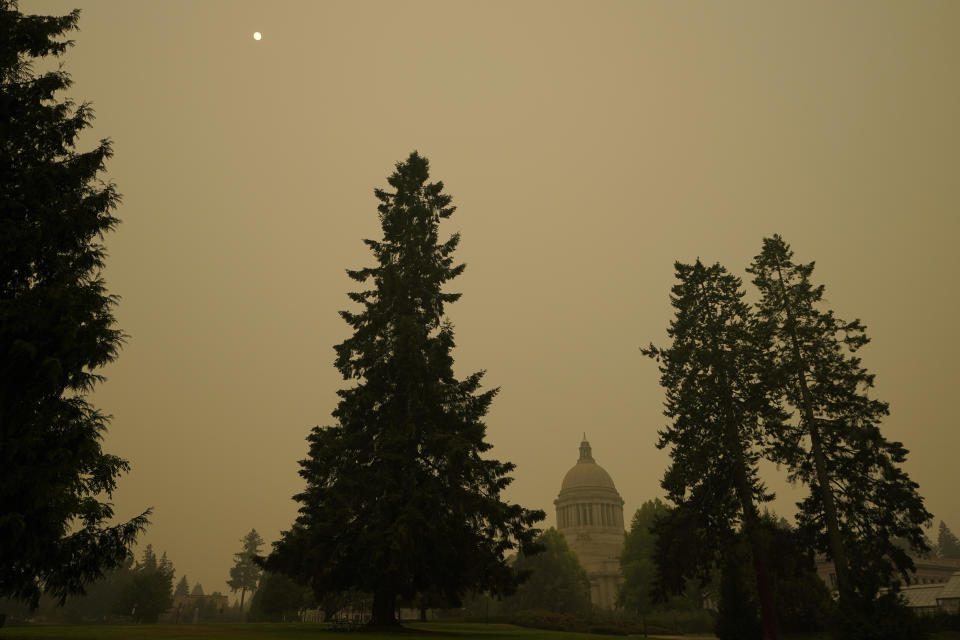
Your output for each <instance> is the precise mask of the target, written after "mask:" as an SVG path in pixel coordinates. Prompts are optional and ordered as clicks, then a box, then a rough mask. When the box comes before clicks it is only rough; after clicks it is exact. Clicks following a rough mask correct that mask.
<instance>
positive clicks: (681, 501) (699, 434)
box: [643, 260, 779, 640]
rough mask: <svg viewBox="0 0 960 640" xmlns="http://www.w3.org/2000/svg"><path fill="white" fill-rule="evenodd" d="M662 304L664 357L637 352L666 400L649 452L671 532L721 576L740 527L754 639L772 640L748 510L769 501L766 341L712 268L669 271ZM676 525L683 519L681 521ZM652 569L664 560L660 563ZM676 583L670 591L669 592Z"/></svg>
mask: <svg viewBox="0 0 960 640" xmlns="http://www.w3.org/2000/svg"><path fill="white" fill-rule="evenodd" d="M675 268H676V276H677V281H678V282H677V283H676V284H675V285H674V287H673V289H672V295H671V303H672V304H673V307H674V309H675V310H676V316H675V318H674V319H673V320H672V321H671V322H670V326H669V328H668V329H667V334H668V335H669V336H670V338H672V344H671V345H670V346H669V347H667V348H657V347H655V346H654V345H652V344H651V345H650V346H649V347H648V348H646V349H644V350H643V352H644V353H645V354H646V355H648V356H650V357H652V358H654V359H656V360H657V362H658V363H659V365H660V374H661V376H660V384H661V386H663V387H664V390H665V392H666V402H665V410H664V415H666V416H667V417H668V418H669V419H670V420H671V422H670V423H669V424H667V425H666V426H665V427H664V428H663V429H661V430H660V431H659V435H660V439H659V441H658V443H657V446H658V447H659V448H667V447H668V448H669V451H670V457H671V462H670V466H669V468H668V469H667V471H666V473H665V474H664V478H663V481H662V485H663V488H664V489H665V490H666V491H667V495H668V497H669V498H670V500H671V501H672V502H674V504H676V505H677V514H676V515H675V516H674V517H673V518H672V521H674V522H681V521H685V522H686V523H688V524H690V525H692V527H693V531H700V532H709V534H708V535H702V534H701V535H700V536H699V538H698V540H699V542H701V543H702V548H701V549H700V550H699V551H698V552H697V555H696V556H695V557H696V558H698V559H702V560H703V561H704V562H702V563H701V564H700V566H698V567H691V569H694V570H696V575H695V576H690V577H703V576H705V575H707V574H708V572H709V570H710V567H711V565H720V566H725V567H726V566H729V565H730V563H729V562H727V561H725V559H724V558H723V557H722V556H723V554H724V553H725V552H726V551H727V550H729V549H731V548H732V547H733V541H734V537H735V532H736V528H737V525H738V524H739V523H741V522H742V524H743V529H744V532H745V534H746V537H747V540H748V542H749V545H750V550H751V555H752V559H753V566H754V572H755V577H756V582H757V592H758V596H759V602H760V606H761V613H762V619H763V623H764V633H765V635H766V637H767V638H769V639H771V640H774V639H775V638H777V637H779V632H778V630H777V620H776V614H775V611H774V603H773V594H772V587H771V584H770V576H769V570H768V563H767V560H766V553H765V550H764V547H763V545H762V543H761V540H760V530H759V512H758V510H757V504H758V503H762V502H764V501H766V500H769V499H770V497H771V496H770V495H769V494H768V493H767V491H766V490H765V489H764V486H763V484H762V483H761V482H760V479H759V476H758V471H757V462H758V460H759V457H760V453H761V451H762V446H763V439H764V434H763V429H762V427H763V424H764V422H765V421H767V420H770V419H778V418H779V408H778V406H777V405H776V402H775V401H774V400H773V399H772V398H771V394H770V387H769V385H768V384H767V382H766V380H765V373H764V371H763V370H762V368H761V367H760V362H761V359H760V354H761V353H762V352H763V351H764V350H765V349H766V348H767V343H768V341H769V336H768V333H767V331H766V329H765V327H763V326H762V325H760V324H758V323H757V322H756V321H755V318H754V317H753V314H752V313H751V310H750V308H749V306H748V305H747V304H746V303H745V302H744V301H743V296H744V293H743V291H742V288H741V281H740V279H739V278H737V277H736V276H733V275H731V274H729V273H728V272H727V270H726V269H725V268H724V267H722V266H721V265H719V264H714V265H712V266H709V267H707V266H705V265H704V264H703V263H701V262H700V261H699V260H697V261H696V263H695V264H692V265H689V264H682V263H679V262H678V263H676V265H675ZM686 516H690V517H689V518H687V517H686ZM659 561H660V563H661V564H666V563H667V562H669V561H670V560H669V559H667V558H661V559H660V560H659ZM679 584H680V583H678V585H679Z"/></svg>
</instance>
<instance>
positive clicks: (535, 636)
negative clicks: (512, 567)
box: [0, 622, 652, 640]
mask: <svg viewBox="0 0 960 640" xmlns="http://www.w3.org/2000/svg"><path fill="white" fill-rule="evenodd" d="M404 627H406V629H407V631H406V632H403V633H380V632H363V633H357V632H349V631H346V632H344V631H339V632H334V631H330V630H329V629H328V628H327V627H326V625H323V624H270V623H248V624H200V625H186V624H179V625H155V624H149V625H147V624H145V625H135V626H111V625H37V626H25V627H7V628H3V629H0V640H142V639H147V638H152V639H156V638H178V639H180V640H208V639H218V640H228V639H230V638H237V639H238V640H299V639H301V638H320V639H321V640H443V639H446V638H448V639H450V640H504V639H506V638H518V639H520V640H581V639H583V640H613V639H614V638H615V637H616V636H607V635H598V634H592V633H567V632H563V631H543V630H540V629H526V628H523V627H515V626H513V625H509V624H480V623H477V624H472V623H461V622H427V623H409V624H404ZM651 637H652V636H651Z"/></svg>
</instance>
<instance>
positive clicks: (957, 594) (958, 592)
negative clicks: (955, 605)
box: [937, 571, 960, 600]
mask: <svg viewBox="0 0 960 640" xmlns="http://www.w3.org/2000/svg"><path fill="white" fill-rule="evenodd" d="M937 597H938V598H940V599H941V600H952V599H954V598H960V571H955V572H954V573H953V575H952V576H950V579H949V580H947V582H946V583H944V584H943V591H941V592H940V595H939V596H937Z"/></svg>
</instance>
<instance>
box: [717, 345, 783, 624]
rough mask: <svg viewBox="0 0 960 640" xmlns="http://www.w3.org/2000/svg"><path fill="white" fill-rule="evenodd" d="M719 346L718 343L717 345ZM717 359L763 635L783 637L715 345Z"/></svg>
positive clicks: (726, 379) (727, 385)
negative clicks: (755, 580) (755, 581)
mask: <svg viewBox="0 0 960 640" xmlns="http://www.w3.org/2000/svg"><path fill="white" fill-rule="evenodd" d="M715 348H716V347H715ZM715 353H716V354H717V355H718V357H717V363H718V365H719V366H718V369H719V374H720V384H721V388H722V393H723V404H724V412H725V413H726V415H725V416H724V417H723V418H724V423H725V425H724V429H725V437H726V441H727V443H726V445H727V452H728V454H729V455H731V456H733V464H734V469H733V473H734V483H735V484H736V492H737V497H738V498H739V499H740V506H741V508H742V509H743V530H744V533H745V534H746V536H747V542H748V543H749V545H750V553H751V555H752V556H753V571H754V573H755V574H756V578H757V597H758V598H759V599H760V619H761V621H762V622H763V637H764V638H765V639H766V640H780V626H779V625H778V624H777V612H776V607H775V606H774V604H773V586H772V584H771V582H770V568H769V565H768V564H767V552H766V549H765V548H764V545H763V541H762V540H761V539H760V528H759V517H758V516H757V508H756V507H755V506H754V504H753V489H752V487H751V486H750V480H749V478H748V477H747V460H746V456H745V454H744V451H743V443H742V442H741V441H740V430H739V428H738V426H737V423H736V422H735V417H734V411H733V407H732V406H731V402H732V401H731V398H732V397H733V390H732V389H731V388H730V378H729V377H728V376H727V372H726V363H725V362H724V361H723V357H722V355H720V354H721V353H722V350H720V349H716V351H715Z"/></svg>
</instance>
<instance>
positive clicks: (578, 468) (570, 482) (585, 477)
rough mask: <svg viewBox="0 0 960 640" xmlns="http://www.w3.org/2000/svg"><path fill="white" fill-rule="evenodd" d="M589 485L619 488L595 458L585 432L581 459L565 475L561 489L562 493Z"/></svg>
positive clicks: (581, 444)
mask: <svg viewBox="0 0 960 640" xmlns="http://www.w3.org/2000/svg"><path fill="white" fill-rule="evenodd" d="M587 487H596V488H607V489H613V490H614V491H616V490H617V488H616V487H615V486H614V485H613V478H611V477H610V474H609V473H607V471H606V470H605V469H604V468H603V467H601V466H600V465H598V464H597V463H596V461H595V460H594V459H593V455H592V451H591V449H590V443H589V442H587V440H586V434H584V440H583V442H581V443H580V459H579V460H577V464H575V465H573V467H572V468H571V469H570V471H567V475H565V476H563V483H562V484H561V485H560V491H561V493H562V492H563V491H564V490H567V489H576V488H587Z"/></svg>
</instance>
